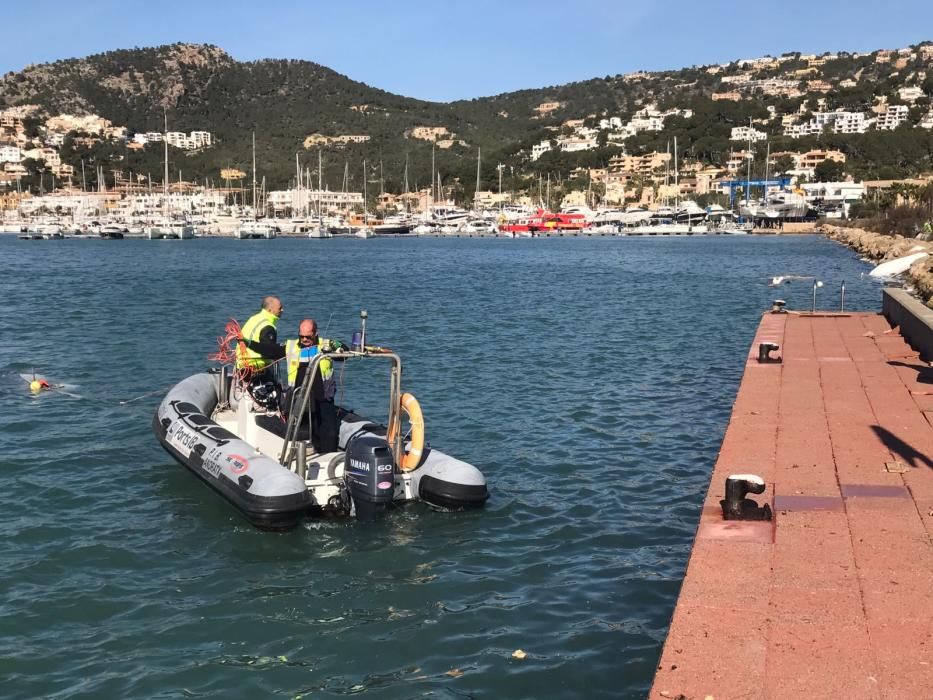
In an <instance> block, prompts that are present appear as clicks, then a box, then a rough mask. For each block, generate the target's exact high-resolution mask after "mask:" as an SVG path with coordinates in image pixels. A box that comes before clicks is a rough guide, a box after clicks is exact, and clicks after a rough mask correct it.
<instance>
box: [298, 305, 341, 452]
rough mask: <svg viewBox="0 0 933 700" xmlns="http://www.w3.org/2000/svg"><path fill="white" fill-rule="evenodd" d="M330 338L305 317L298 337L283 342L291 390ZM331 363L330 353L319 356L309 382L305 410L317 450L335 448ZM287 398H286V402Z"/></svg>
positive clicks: (336, 433) (335, 422) (330, 344)
mask: <svg viewBox="0 0 933 700" xmlns="http://www.w3.org/2000/svg"><path fill="white" fill-rule="evenodd" d="M332 346H333V344H332V342H331V341H329V340H326V339H324V338H320V337H318V332H317V322H316V321H315V320H314V319H312V318H306V319H304V320H302V322H301V323H300V324H299V325H298V338H297V339H290V340H287V341H286V342H285V357H286V358H287V359H286V362H287V366H288V386H289V392H291V394H294V391H295V387H300V386H301V385H302V383H303V382H304V379H305V375H306V374H307V371H308V367H310V366H311V362H312V361H313V360H314V357H315V356H316V355H317V354H318V353H321V352H325V351H327V350H330V349H331V347H332ZM335 393H336V382H335V381H334V363H333V361H332V360H331V359H330V358H329V357H322V358H321V361H320V362H319V363H318V371H317V373H316V374H315V376H314V377H313V379H312V383H311V400H310V401H309V403H308V410H309V413H310V414H311V425H312V441H313V443H314V447H315V450H316V451H317V452H322V453H323V452H333V451H335V450H336V449H337V437H338V421H337V412H336V407H335V406H334V394H335ZM290 403H291V401H290V400H288V399H287V400H286V402H285V405H286V406H288V405H289V404H290Z"/></svg>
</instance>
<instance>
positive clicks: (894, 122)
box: [875, 105, 910, 131]
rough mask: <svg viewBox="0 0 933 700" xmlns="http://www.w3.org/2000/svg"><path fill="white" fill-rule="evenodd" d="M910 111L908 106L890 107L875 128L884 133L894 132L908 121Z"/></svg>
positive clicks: (879, 118)
mask: <svg viewBox="0 0 933 700" xmlns="http://www.w3.org/2000/svg"><path fill="white" fill-rule="evenodd" d="M909 111H910V110H909V108H908V107H907V105H888V108H887V109H886V110H885V112H884V114H882V115H881V116H880V117H878V121H877V122H876V123H875V126H876V128H878V129H881V130H884V131H892V130H894V129H896V128H897V127H899V126H900V125H901V124H903V123H904V122H905V121H907V113H908V112H909Z"/></svg>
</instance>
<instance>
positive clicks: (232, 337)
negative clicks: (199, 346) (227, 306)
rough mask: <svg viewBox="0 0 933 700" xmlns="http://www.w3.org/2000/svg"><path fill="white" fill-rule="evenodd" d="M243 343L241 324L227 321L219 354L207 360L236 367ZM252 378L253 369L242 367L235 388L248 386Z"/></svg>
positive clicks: (231, 320) (221, 337) (210, 355)
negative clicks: (237, 353)
mask: <svg viewBox="0 0 933 700" xmlns="http://www.w3.org/2000/svg"><path fill="white" fill-rule="evenodd" d="M242 343H243V333H242V329H241V328H240V323H239V321H237V320H236V319H235V318H231V319H230V320H229V321H227V325H226V326H224V335H222V336H218V337H217V352H214V353H211V354H209V355H208V356H207V359H208V360H210V361H211V362H217V363H219V364H222V365H233V366H234V367H236V352H237V346H238V345H240V344H242ZM244 350H245V346H244ZM283 359H284V358H283ZM281 361H282V360H275V361H274V362H270V363H269V364H268V366H269V367H271V366H272V365H274V364H276V363H277V362H281ZM252 376H253V369H252V368H251V367H240V368H238V369H236V371H235V372H234V375H233V378H234V382H233V384H234V386H237V385H239V386H247V385H248V384H249V380H250V379H251V378H252Z"/></svg>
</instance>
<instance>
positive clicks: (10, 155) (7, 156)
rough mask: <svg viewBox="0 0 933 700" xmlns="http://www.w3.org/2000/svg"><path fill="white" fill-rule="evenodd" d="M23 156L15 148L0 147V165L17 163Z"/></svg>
mask: <svg viewBox="0 0 933 700" xmlns="http://www.w3.org/2000/svg"><path fill="white" fill-rule="evenodd" d="M22 159H23V155H22V153H21V152H20V150H19V149H18V148H17V147H16V146H0V163H19V162H20V161H21V160H22Z"/></svg>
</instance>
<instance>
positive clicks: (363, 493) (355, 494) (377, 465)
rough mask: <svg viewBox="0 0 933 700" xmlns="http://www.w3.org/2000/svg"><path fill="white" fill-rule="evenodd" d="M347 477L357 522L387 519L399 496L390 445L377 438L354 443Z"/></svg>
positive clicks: (362, 438)
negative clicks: (395, 496) (396, 490)
mask: <svg viewBox="0 0 933 700" xmlns="http://www.w3.org/2000/svg"><path fill="white" fill-rule="evenodd" d="M344 474H345V478H346V481H347V489H348V490H349V492H350V498H351V499H352V501H353V506H354V508H355V509H356V517H357V519H358V520H376V519H377V518H381V517H382V516H383V515H385V512H386V509H387V507H388V505H389V503H391V502H392V496H393V495H394V493H395V463H394V461H393V459H392V450H390V449H389V443H387V442H386V441H385V440H384V439H383V438H380V437H377V436H375V435H360V436H359V437H356V438H354V439H353V440H351V441H350V444H349V445H347V463H346V467H345V468H344Z"/></svg>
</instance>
